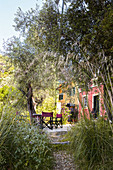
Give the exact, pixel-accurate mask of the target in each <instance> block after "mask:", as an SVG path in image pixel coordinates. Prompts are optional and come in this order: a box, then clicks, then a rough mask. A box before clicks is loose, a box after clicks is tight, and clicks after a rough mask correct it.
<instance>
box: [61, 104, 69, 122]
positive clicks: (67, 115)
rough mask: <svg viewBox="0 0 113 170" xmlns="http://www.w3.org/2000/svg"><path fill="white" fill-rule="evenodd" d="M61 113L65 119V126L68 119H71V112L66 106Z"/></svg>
mask: <svg viewBox="0 0 113 170" xmlns="http://www.w3.org/2000/svg"><path fill="white" fill-rule="evenodd" d="M61 113H62V117H63V124H66V123H67V121H68V119H69V118H70V110H69V109H68V108H67V107H65V106H64V107H62V110H61Z"/></svg>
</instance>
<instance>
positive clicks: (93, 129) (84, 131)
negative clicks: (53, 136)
mask: <svg viewBox="0 0 113 170" xmlns="http://www.w3.org/2000/svg"><path fill="white" fill-rule="evenodd" d="M68 138H69V140H70V142H71V146H70V147H71V150H72V153H73V154H74V158H75V163H76V164H78V165H79V167H80V168H82V169H112V163H113V157H112V155H113V134H112V131H111V128H110V125H109V123H108V122H107V121H105V120H103V119H102V118H100V119H98V120H96V121H92V120H88V119H85V120H81V121H79V123H77V124H76V125H75V126H74V127H73V128H72V129H71V131H70V132H69V134H68Z"/></svg>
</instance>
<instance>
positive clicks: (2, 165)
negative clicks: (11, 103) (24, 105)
mask: <svg viewBox="0 0 113 170" xmlns="http://www.w3.org/2000/svg"><path fill="white" fill-rule="evenodd" d="M0 131H1V133H0V169H8V168H9V169H17V170H19V169H32V170H35V169H51V167H52V160H53V158H52V152H51V151H52V149H51V145H50V143H49V140H48V138H47V135H46V134H44V133H42V131H41V130H39V129H38V128H37V127H36V126H33V125H30V124H29V123H28V122H27V121H26V120H23V121H19V119H18V118H15V116H13V115H12V116H11V115H7V114H6V115H4V117H2V120H1V122H0Z"/></svg>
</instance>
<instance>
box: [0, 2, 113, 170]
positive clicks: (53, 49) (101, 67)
mask: <svg viewBox="0 0 113 170" xmlns="http://www.w3.org/2000/svg"><path fill="white" fill-rule="evenodd" d="M14 21H15V26H14V27H15V30H16V31H18V32H19V33H20V37H19V38H17V37H12V38H11V39H9V40H8V41H7V42H6V44H5V46H4V50H5V53H4V55H3V56H0V63H1V66H2V67H1V68H0V83H1V85H0V92H1V94H0V130H1V133H0V143H1V144H0V158H1V161H0V166H1V167H2V169H7V168H12V169H44V168H45V167H46V169H47V168H48V169H49V168H50V167H51V166H50V165H51V161H52V159H51V147H50V145H49V142H48V139H47V136H46V135H45V134H43V133H41V131H40V130H39V129H37V128H36V127H35V126H33V125H31V124H29V119H30V121H31V123H32V122H33V119H32V115H33V113H36V111H38V112H41V111H42V110H44V109H45V110H48V111H54V112H55V111H56V102H57V90H56V89H57V87H58V81H59V80H60V82H62V81H63V82H64V81H65V84H66V85H67V84H68V83H70V82H76V83H77V87H80V88H83V89H84V90H86V91H88V89H89V85H90V81H91V79H92V78H97V81H96V84H97V86H98V87H99V85H100V84H101V83H102V84H103V85H104V95H103V98H104V107H105V109H106V113H107V118H108V120H111V122H112V120H113V97H112V96H113V57H112V56H113V44H112V43H113V2H112V1H111V0H71V1H70V0H62V6H61V5H60V1H52V0H47V1H46V2H45V3H44V5H43V7H42V9H41V10H39V9H38V7H37V6H36V8H35V9H30V10H29V11H27V12H23V11H22V10H21V9H20V8H18V10H17V13H16V17H15V19H14ZM6 56H7V57H6ZM34 101H35V103H36V105H37V110H35V108H34ZM17 111H18V112H19V113H20V114H22V115H24V116H25V115H26V116H28V112H29V116H28V117H27V118H28V119H27V120H26V121H25V122H24V123H23V121H19V119H20V118H19V117H17V116H16V112H17ZM15 116H16V117H15ZM65 117H66V116H65ZM112 133H113V130H112V125H111V124H109V123H108V122H105V121H104V120H98V121H97V122H95V121H89V120H87V119H86V120H85V121H82V123H81V122H80V123H78V124H77V126H76V127H74V130H72V133H71V141H72V147H74V149H72V150H73V152H74V156H75V159H76V161H78V162H79V164H80V166H82V165H83V167H84V168H86V169H88V168H90V169H94V168H96V169H109V168H110V166H111V165H112V158H111V157H112V149H113V148H112V143H113V139H112ZM34 162H35V165H36V166H35V167H34Z"/></svg>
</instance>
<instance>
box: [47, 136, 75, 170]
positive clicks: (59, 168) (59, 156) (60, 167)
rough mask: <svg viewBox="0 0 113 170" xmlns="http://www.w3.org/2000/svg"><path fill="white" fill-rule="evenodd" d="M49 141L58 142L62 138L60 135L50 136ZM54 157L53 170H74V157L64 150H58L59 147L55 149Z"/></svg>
mask: <svg viewBox="0 0 113 170" xmlns="http://www.w3.org/2000/svg"><path fill="white" fill-rule="evenodd" d="M50 139H51V142H52V143H55V142H59V141H61V140H62V139H63V137H62V136H60V135H58V136H56V135H55V136H54V135H52V136H50ZM53 155H54V159H55V164H54V167H53V170H76V169H77V168H75V165H74V159H73V156H72V155H70V154H69V153H68V152H67V151H66V150H64V149H63V150H62V149H61V150H60V149H55V151H54V152H53Z"/></svg>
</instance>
